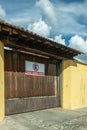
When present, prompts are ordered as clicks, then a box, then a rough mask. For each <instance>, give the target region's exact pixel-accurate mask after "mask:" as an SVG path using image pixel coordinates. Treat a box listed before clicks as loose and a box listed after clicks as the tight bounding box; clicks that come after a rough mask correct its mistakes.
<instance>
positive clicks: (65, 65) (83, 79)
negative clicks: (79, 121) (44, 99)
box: [61, 60, 87, 109]
mask: <svg viewBox="0 0 87 130" xmlns="http://www.w3.org/2000/svg"><path fill="white" fill-rule="evenodd" d="M61 104H62V107H63V108H65V109H76V108H82V107H87V65H84V64H81V63H78V62H76V61H72V60H63V61H62V103H61Z"/></svg>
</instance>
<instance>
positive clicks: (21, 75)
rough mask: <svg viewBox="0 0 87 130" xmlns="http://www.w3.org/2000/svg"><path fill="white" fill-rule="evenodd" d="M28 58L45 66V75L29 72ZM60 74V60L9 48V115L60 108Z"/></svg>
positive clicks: (6, 84)
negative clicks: (27, 68) (27, 66)
mask: <svg viewBox="0 0 87 130" xmlns="http://www.w3.org/2000/svg"><path fill="white" fill-rule="evenodd" d="M26 61H29V62H32V63H33V62H35V63H40V64H42V65H44V75H43V76H39V75H30V74H26V64H25V63H26ZM58 73H59V67H58V63H57V62H56V61H52V60H50V59H46V58H41V57H37V56H32V55H28V54H23V53H19V52H14V51H7V50H5V113H6V115H9V114H15V113H21V112H28V111H34V110H41V109H46V108H52V107H58V106H59V95H60V93H59V77H58Z"/></svg>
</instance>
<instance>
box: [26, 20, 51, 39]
mask: <svg viewBox="0 0 87 130" xmlns="http://www.w3.org/2000/svg"><path fill="white" fill-rule="evenodd" d="M28 30H29V31H32V32H34V33H37V34H39V35H41V36H43V37H49V36H50V30H51V27H50V26H48V25H47V24H46V23H45V21H43V20H42V19H39V21H38V22H35V23H32V24H29V26H28Z"/></svg>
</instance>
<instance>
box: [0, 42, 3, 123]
mask: <svg viewBox="0 0 87 130" xmlns="http://www.w3.org/2000/svg"><path fill="white" fill-rule="evenodd" d="M3 48H4V45H3V43H2V42H1V41H0V121H1V120H3V118H4V49H3Z"/></svg>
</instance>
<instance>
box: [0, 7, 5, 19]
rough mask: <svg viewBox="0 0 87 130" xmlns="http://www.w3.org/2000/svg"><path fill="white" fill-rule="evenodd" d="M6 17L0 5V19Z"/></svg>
mask: <svg viewBox="0 0 87 130" xmlns="http://www.w3.org/2000/svg"><path fill="white" fill-rule="evenodd" d="M5 16H6V12H5V10H4V9H3V7H2V6H1V5H0V18H2V17H5Z"/></svg>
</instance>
